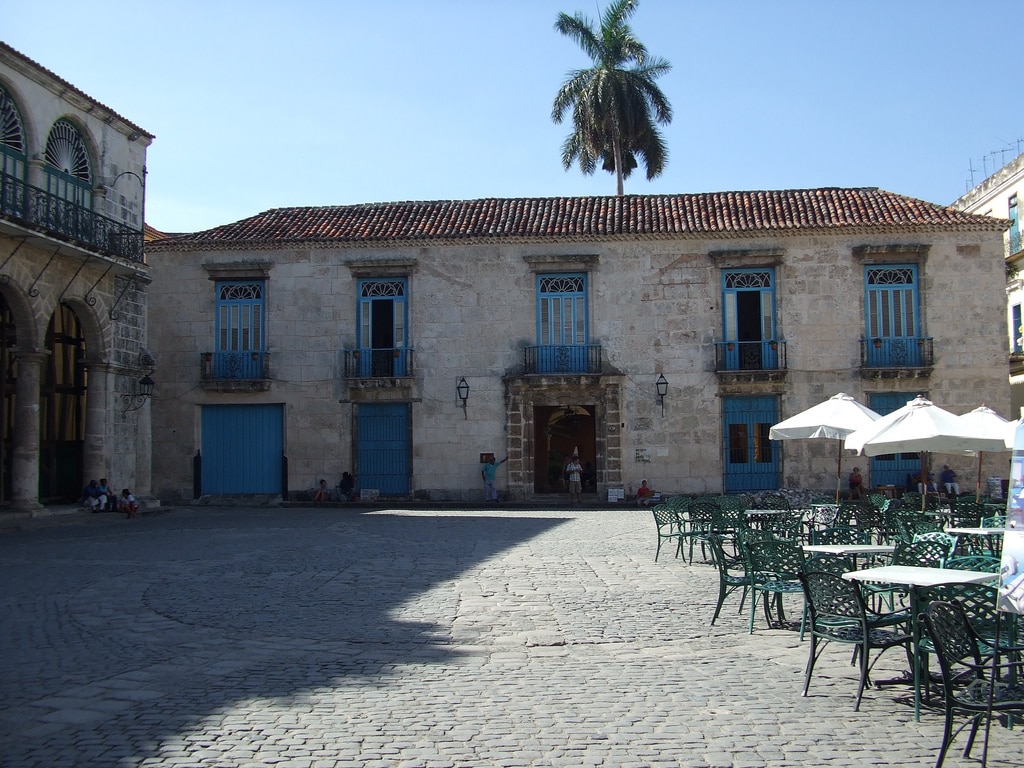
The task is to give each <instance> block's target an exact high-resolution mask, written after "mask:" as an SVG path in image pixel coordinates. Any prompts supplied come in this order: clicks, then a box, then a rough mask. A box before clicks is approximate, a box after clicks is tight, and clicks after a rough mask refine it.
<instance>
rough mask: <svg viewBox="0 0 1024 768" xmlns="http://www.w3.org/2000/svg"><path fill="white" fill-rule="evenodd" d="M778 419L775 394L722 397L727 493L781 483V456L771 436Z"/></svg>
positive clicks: (772, 487) (753, 489)
mask: <svg viewBox="0 0 1024 768" xmlns="http://www.w3.org/2000/svg"><path fill="white" fill-rule="evenodd" d="M777 421H778V404H777V402H776V399H775V398H774V397H723V398H722V432H723V438H724V440H725V478H724V486H725V492H726V493H738V492H741V491H763V490H772V489H775V488H778V487H779V457H778V454H777V451H776V445H775V443H773V442H772V441H771V440H769V439H768V432H769V431H770V430H771V427H772V424H774V423H776V422H777Z"/></svg>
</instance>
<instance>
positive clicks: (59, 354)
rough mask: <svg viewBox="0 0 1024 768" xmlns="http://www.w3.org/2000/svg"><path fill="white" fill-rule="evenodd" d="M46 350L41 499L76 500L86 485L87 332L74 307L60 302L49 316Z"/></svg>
mask: <svg viewBox="0 0 1024 768" xmlns="http://www.w3.org/2000/svg"><path fill="white" fill-rule="evenodd" d="M46 350H47V352H49V353H50V354H49V355H48V356H47V360H46V365H45V366H44V371H43V377H42V385H41V391H40V396H39V443H40V450H39V500H40V501H41V502H43V503H47V502H50V503H52V502H58V501H74V500H75V499H77V498H78V496H79V494H80V493H81V491H82V486H83V485H84V482H83V477H82V448H83V445H84V444H85V395H86V389H87V374H86V369H85V366H84V364H83V361H84V360H85V353H86V349H85V334H84V332H83V331H82V326H81V323H80V322H79V321H78V317H77V315H75V312H74V310H73V309H71V307H68V306H66V305H64V304H61V305H60V306H59V307H58V308H57V310H56V311H55V312H54V313H53V317H52V318H50V325H49V327H47V329H46Z"/></svg>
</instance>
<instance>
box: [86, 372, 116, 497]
mask: <svg viewBox="0 0 1024 768" xmlns="http://www.w3.org/2000/svg"><path fill="white" fill-rule="evenodd" d="M86 369H87V370H88V372H89V379H88V381H89V384H88V387H89V388H88V389H87V390H86V394H85V445H84V446H83V448H82V475H83V477H84V478H85V479H86V480H90V479H96V480H99V479H100V478H101V477H107V476H108V474H109V470H110V462H109V459H108V458H107V414H109V413H110V402H109V401H110V389H111V388H110V379H111V376H112V374H111V372H110V365H109V364H108V363H102V362H93V361H91V360H90V361H87V362H86Z"/></svg>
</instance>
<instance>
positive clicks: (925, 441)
mask: <svg viewBox="0 0 1024 768" xmlns="http://www.w3.org/2000/svg"><path fill="white" fill-rule="evenodd" d="M1003 439H1004V438H1003V436H1002V435H1000V436H999V437H998V438H991V437H983V436H979V435H978V434H977V433H976V432H974V431H972V430H971V428H970V426H969V425H968V424H966V423H964V422H963V421H961V419H960V417H959V416H957V415H956V414H954V413H950V412H949V411H947V410H944V409H942V408H939V406H937V405H935V404H934V403H932V402H931V401H930V400H927V399H925V398H924V397H922V396H921V395H918V396H917V397H915V398H914V399H913V400H911V401H910V402H908V403H907V404H906V405H905V406H903V407H902V408H900V409H898V410H895V411H893V412H892V413H890V414H887V415H886V416H883V417H882V418H880V419H878V421H876V422H874V423H872V424H871V425H870V426H868V427H866V428H865V429H859V430H857V431H856V432H854V433H853V434H851V435H849V436H847V438H846V442H845V445H846V447H847V448H848V449H850V450H852V451H857V452H858V453H860V454H863V455H864V456H881V455H883V454H887V453H911V452H915V451H916V452H920V453H925V452H927V451H932V452H935V453H957V454H963V453H965V452H966V451H1000V450H1005V448H1004V447H1003ZM922 458H923V457H922ZM921 466H922V468H923V467H924V462H923V461H922V464H921ZM924 496H925V494H921V503H922V506H923V504H924Z"/></svg>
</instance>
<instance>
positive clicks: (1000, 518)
mask: <svg viewBox="0 0 1024 768" xmlns="http://www.w3.org/2000/svg"><path fill="white" fill-rule="evenodd" d="M981 527H982V528H1005V527H1006V515H993V516H992V517H983V518H982V519H981Z"/></svg>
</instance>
